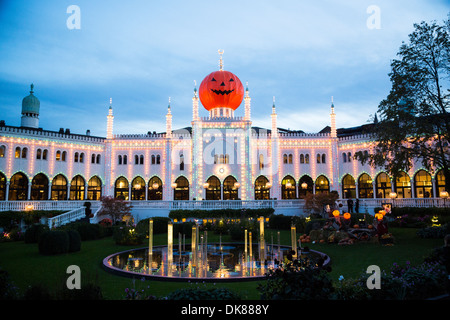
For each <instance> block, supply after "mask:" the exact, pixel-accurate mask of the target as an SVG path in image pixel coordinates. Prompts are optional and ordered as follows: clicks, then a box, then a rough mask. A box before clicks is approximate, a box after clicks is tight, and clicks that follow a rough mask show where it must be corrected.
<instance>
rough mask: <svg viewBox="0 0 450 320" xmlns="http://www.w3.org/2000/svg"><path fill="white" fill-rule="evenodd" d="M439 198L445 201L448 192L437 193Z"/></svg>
mask: <svg viewBox="0 0 450 320" xmlns="http://www.w3.org/2000/svg"><path fill="white" fill-rule="evenodd" d="M439 197H440V198H442V199H447V198H448V192H447V191H445V190H444V191H441V192H440V193H439Z"/></svg>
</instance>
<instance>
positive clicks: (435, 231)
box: [417, 223, 450, 239]
mask: <svg viewBox="0 0 450 320" xmlns="http://www.w3.org/2000/svg"><path fill="white" fill-rule="evenodd" d="M447 234H450V224H449V223H447V224H444V225H442V226H436V227H427V228H422V229H419V230H418V231H417V235H418V236H419V237H421V238H428V239H430V238H434V239H443V238H444V237H445V235H447Z"/></svg>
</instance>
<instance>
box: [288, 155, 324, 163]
mask: <svg viewBox="0 0 450 320" xmlns="http://www.w3.org/2000/svg"><path fill="white" fill-rule="evenodd" d="M316 159H317V163H326V162H327V156H326V154H325V153H323V154H320V153H318V154H317V157H316ZM292 163H293V156H292V154H283V164H292ZM300 164H309V154H303V153H302V154H300Z"/></svg>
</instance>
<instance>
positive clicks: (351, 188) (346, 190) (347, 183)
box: [342, 174, 356, 199]
mask: <svg viewBox="0 0 450 320" xmlns="http://www.w3.org/2000/svg"><path fill="white" fill-rule="evenodd" d="M342 198H345V199H349V198H352V199H353V198H356V183H355V179H354V178H353V177H352V176H351V175H350V174H346V175H345V176H344V178H342Z"/></svg>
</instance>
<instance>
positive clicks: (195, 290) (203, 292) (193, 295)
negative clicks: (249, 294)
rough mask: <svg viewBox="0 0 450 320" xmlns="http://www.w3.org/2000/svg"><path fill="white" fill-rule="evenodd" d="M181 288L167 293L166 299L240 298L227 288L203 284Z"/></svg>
mask: <svg viewBox="0 0 450 320" xmlns="http://www.w3.org/2000/svg"><path fill="white" fill-rule="evenodd" d="M193 286H194V284H193V285H192V287H190V288H182V289H178V290H175V291H173V292H171V293H170V294H168V295H167V297H166V299H167V300H241V297H240V295H239V294H237V293H235V292H233V291H231V290H230V289H228V288H216V287H208V286H203V287H199V286H198V285H197V286H196V287H193Z"/></svg>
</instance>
